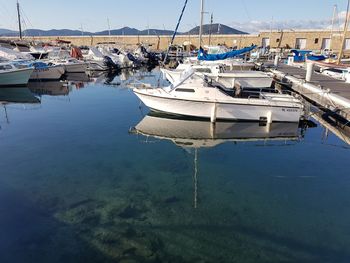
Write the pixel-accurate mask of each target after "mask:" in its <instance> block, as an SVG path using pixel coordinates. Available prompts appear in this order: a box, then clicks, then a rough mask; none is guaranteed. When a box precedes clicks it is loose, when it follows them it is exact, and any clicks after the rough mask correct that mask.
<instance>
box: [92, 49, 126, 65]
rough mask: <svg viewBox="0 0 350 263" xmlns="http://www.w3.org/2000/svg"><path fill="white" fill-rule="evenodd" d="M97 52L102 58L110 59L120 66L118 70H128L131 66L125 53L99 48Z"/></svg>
mask: <svg viewBox="0 0 350 263" xmlns="http://www.w3.org/2000/svg"><path fill="white" fill-rule="evenodd" d="M99 51H100V52H101V53H102V54H103V55H104V56H108V57H110V58H111V59H112V60H113V62H114V63H115V64H117V65H119V66H120V68H130V67H132V66H133V62H132V61H131V60H130V59H129V58H128V56H127V55H126V54H125V52H122V51H120V50H119V49H117V48H111V47H108V46H107V47H106V46H101V47H99Z"/></svg>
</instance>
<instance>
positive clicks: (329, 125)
mask: <svg viewBox="0 0 350 263" xmlns="http://www.w3.org/2000/svg"><path fill="white" fill-rule="evenodd" d="M312 117H313V118H314V119H315V120H317V121H318V122H319V123H320V124H321V125H322V126H323V127H324V128H325V138H324V139H326V138H327V136H328V133H329V131H330V132H332V133H333V134H334V135H335V136H337V137H338V138H339V139H341V140H342V141H344V142H345V143H347V144H349V145H350V127H349V126H346V125H343V124H341V123H339V122H337V121H336V120H333V119H332V118H330V117H329V116H327V115H324V114H323V113H320V112H318V113H316V114H314V115H312Z"/></svg>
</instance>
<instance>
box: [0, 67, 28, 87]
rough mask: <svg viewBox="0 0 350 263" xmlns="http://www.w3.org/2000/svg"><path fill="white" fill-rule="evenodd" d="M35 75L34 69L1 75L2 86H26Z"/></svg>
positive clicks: (0, 82) (2, 73)
mask: <svg viewBox="0 0 350 263" xmlns="http://www.w3.org/2000/svg"><path fill="white" fill-rule="evenodd" d="M32 73H33V68H26V69H19V70H14V71H8V72H1V73H0V86H25V85H27V84H28V81H29V78H30V76H31V74H32Z"/></svg>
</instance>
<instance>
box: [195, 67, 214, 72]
mask: <svg viewBox="0 0 350 263" xmlns="http://www.w3.org/2000/svg"><path fill="white" fill-rule="evenodd" d="M196 72H201V73H211V70H210V68H197V69H196Z"/></svg>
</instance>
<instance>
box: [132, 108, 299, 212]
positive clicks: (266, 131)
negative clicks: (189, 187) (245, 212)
mask: <svg viewBox="0 0 350 263" xmlns="http://www.w3.org/2000/svg"><path fill="white" fill-rule="evenodd" d="M130 132H132V133H135V134H141V135H143V136H147V137H152V138H156V139H161V140H163V139H164V140H170V141H172V142H173V143H175V144H176V145H177V146H180V147H181V148H185V149H187V150H188V153H189V154H190V155H191V158H193V177H192V180H193V207H194V208H195V209H196V208H198V205H199V199H198V195H199V190H200V187H199V171H200V167H199V164H198V159H199V156H198V155H199V150H200V149H201V148H210V147H215V146H217V145H219V144H221V143H224V142H244V141H262V142H264V143H265V142H266V141H283V142H290V141H299V140H300V138H302V134H303V133H302V129H300V128H299V124H298V123H271V124H270V125H267V124H266V123H265V124H261V123H258V122H217V123H215V124H212V123H211V122H209V121H202V120H200V121H199V120H189V119H178V118H177V119H176V118H174V117H170V116H166V115H159V114H156V113H150V114H148V115H147V116H145V117H144V118H143V120H142V121H141V122H140V123H139V124H137V125H136V127H135V128H133V129H131V130H130Z"/></svg>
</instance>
